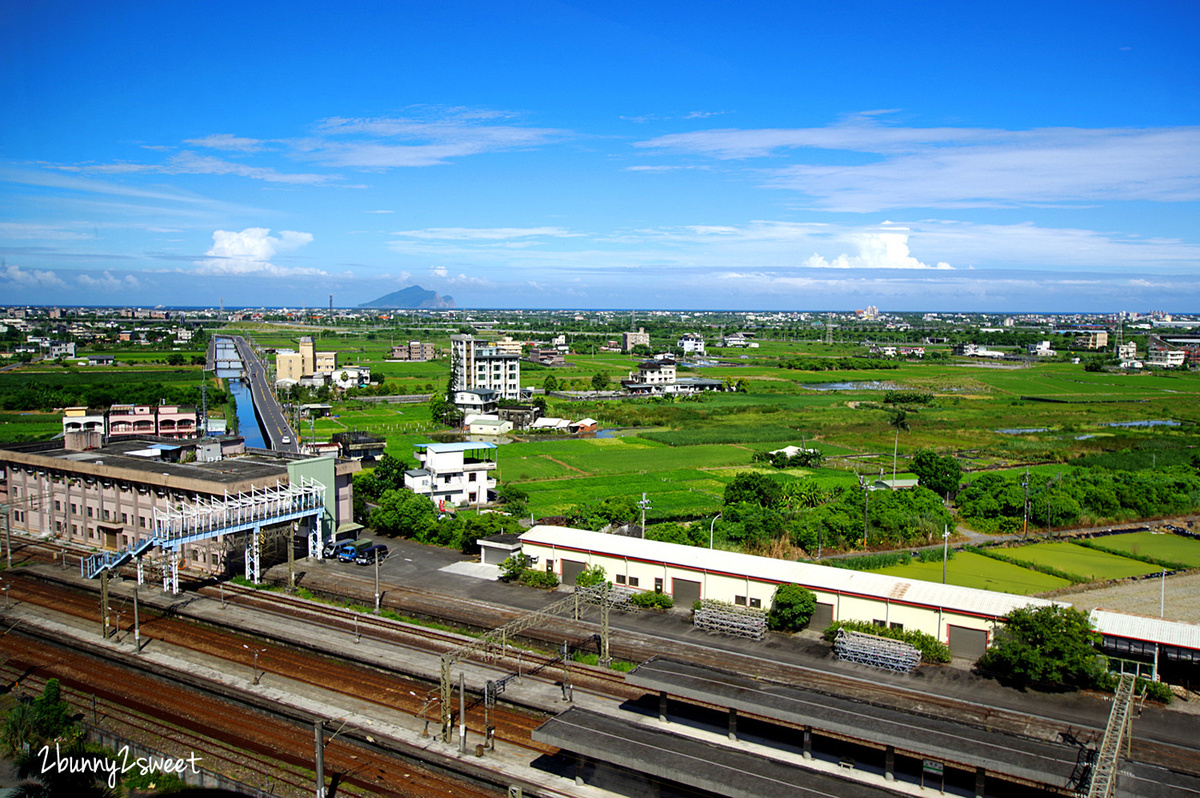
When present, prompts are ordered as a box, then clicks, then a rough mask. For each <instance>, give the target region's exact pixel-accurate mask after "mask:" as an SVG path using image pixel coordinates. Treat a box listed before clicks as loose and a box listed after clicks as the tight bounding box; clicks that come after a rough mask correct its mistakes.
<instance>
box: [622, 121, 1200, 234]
mask: <svg viewBox="0 0 1200 798" xmlns="http://www.w3.org/2000/svg"><path fill="white" fill-rule="evenodd" d="M634 146H636V147H639V148H642V149H645V150H653V151H660V152H677V153H684V154H691V155H700V156H706V157H710V158H716V159H719V160H736V159H747V158H762V157H768V156H781V155H783V154H785V153H787V152H794V151H796V150H801V151H808V150H819V151H823V154H821V155H817V154H816V153H813V155H812V157H811V158H808V159H806V160H807V161H808V162H805V163H797V164H792V165H789V166H783V167H776V168H773V169H770V170H768V171H767V175H768V182H767V184H768V185H769V186H771V187H775V188H786V189H792V190H795V191H799V192H803V193H804V194H807V195H809V196H810V197H812V198H813V203H814V205H815V206H817V207H819V208H821V209H823V210H830V211H848V212H872V211H879V210H883V209H887V208H911V207H943V208H947V207H955V208H957V207H993V206H1010V205H1035V204H1046V203H1056V202H1068V203H1081V202H1085V203H1086V202H1096V201H1102V200H1121V201H1128V200H1148V201H1155V202H1184V201H1194V200H1197V199H1200V127H1172V128H1146V129H1137V128H1109V129H1084V128H1039V129H1033V130H1016V131H1012V130H997V129H986V128H944V127H943V128H906V127H898V126H888V125H882V124H879V123H877V122H876V121H874V120H873V119H872V118H864V117H862V116H859V117H855V118H853V119H850V120H847V121H845V122H840V123H837V124H834V125H829V126H827V127H822V128H800V129H762V130H734V129H728V130H707V131H698V132H694V133H680V134H674V135H669V136H660V137H658V138H655V139H650V140H647V141H641V142H637V143H636V144H635V145H634ZM830 151H844V152H850V153H858V154H860V155H859V156H858V157H856V158H855V159H854V162H853V163H836V162H835V163H833V164H830V163H829V160H830ZM861 154H867V155H870V156H873V157H871V158H870V160H869V161H868V162H866V163H863V162H862V160H863V159H862V157H861ZM793 157H797V156H793ZM798 157H803V155H800V156H798ZM818 160H819V161H820V162H817V161H818ZM835 160H844V159H842V158H840V157H838V156H835Z"/></svg>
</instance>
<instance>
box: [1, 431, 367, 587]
mask: <svg viewBox="0 0 1200 798" xmlns="http://www.w3.org/2000/svg"><path fill="white" fill-rule="evenodd" d="M242 450H243V446H242V442H241V439H240V438H226V439H224V440H222V441H216V442H211V443H208V444H200V443H198V442H197V441H186V442H185V441H179V442H174V443H171V444H164V443H162V442H161V441H160V440H157V439H154V438H136V437H127V438H122V439H118V440H116V441H113V442H111V443H109V444H107V445H105V446H102V447H100V448H97V449H93V450H90V451H77V450H73V449H68V448H65V447H64V446H63V443H62V442H61V441H54V442H41V443H26V444H8V445H5V446H0V501H2V502H12V503H13V507H12V514H11V521H10V523H11V525H12V529H13V531H14V532H17V533H24V534H29V535H35V536H37V537H40V538H43V539H46V538H56V539H61V540H63V541H65V542H69V543H72V544H77V545H81V546H90V547H94V548H96V549H99V550H103V551H118V550H121V549H125V548H129V547H131V546H136V545H137V544H138V543H139V542H140V541H141V540H143V539H145V538H147V537H150V536H152V534H153V530H154V521H155V514H156V513H159V514H165V513H169V512H175V511H178V509H179V508H181V507H182V508H188V507H192V506H201V505H204V504H205V503H207V502H212V501H224V500H225V498H226V496H227V495H228V496H233V495H236V494H240V493H249V492H251V491H254V490H257V491H261V490H263V489H264V488H269V487H276V486H278V485H287V484H289V483H290V482H298V480H299V478H300V475H301V474H303V475H304V476H306V477H308V478H313V479H317V481H318V482H320V483H321V484H322V485H324V486H325V496H326V498H325V504H326V509H327V511H328V512H327V516H326V517H323V518H322V519H321V520H320V521H319V523H320V524H321V525H322V529H321V530H320V531H321V533H322V534H323V535H326V536H328V535H331V534H332V532H333V530H334V529H335V528H336V526H337V524H339V523H341V522H343V521H350V520H352V514H353V504H354V501H353V498H354V497H353V483H352V480H351V477H352V476H353V473H354V472H355V471H357V470H359V468H360V466H359V464H358V463H346V462H335V460H334V459H333V458H329V457H327V458H319V459H318V460H312V459H305V458H302V457H298V456H295V455H284V454H274V455H271V454H266V453H256V454H249V455H248V454H242V453H241V452H242ZM244 552H245V533H239V534H234V535H227V536H222V537H219V538H214V539H210V540H205V541H202V542H199V543H194V544H185V545H184V546H183V548H182V551H181V553H182V556H183V563H182V564H181V565H182V567H183V568H184V572H185V573H186V572H188V571H193V572H195V571H198V572H200V573H202V574H208V573H216V572H223V571H225V570H226V569H227V568H231V569H233V570H236V569H237V568H238V567H239V565H240V564H241V562H242V559H243V557H244Z"/></svg>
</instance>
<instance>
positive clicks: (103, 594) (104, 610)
mask: <svg viewBox="0 0 1200 798" xmlns="http://www.w3.org/2000/svg"><path fill="white" fill-rule="evenodd" d="M100 634H101V636H103V638H104V639H105V640H107V639H108V569H107V568H105V569H104V570H103V571H101V572H100Z"/></svg>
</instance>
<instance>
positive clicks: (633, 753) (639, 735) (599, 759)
mask: <svg viewBox="0 0 1200 798" xmlns="http://www.w3.org/2000/svg"><path fill="white" fill-rule="evenodd" d="M533 739H534V740H536V741H537V742H541V743H546V744H547V745H553V746H557V747H559V748H562V749H564V750H567V751H571V752H574V753H575V754H576V755H577V757H578V760H577V764H576V784H577V785H579V786H580V787H582V786H584V785H586V784H589V780H590V779H596V780H597V781H600V782H609V781H612V780H617V779H620V778H621V774H620V773H613V772H607V768H609V767H611V766H616V767H617V768H620V769H622V770H624V771H626V772H630V773H631V774H637V775H641V776H651V777H653V778H654V779H656V780H661V781H663V782H667V783H668V787H667V788H663V793H664V794H665V793H666V792H667V790H668V788H669V786H670V785H682V786H683V787H686V788H689V789H691V790H701V791H703V793H707V794H711V795H722V796H729V798H829V796H833V795H836V796H839V797H840V798H881V797H882V796H893V795H895V792H894V791H892V790H888V789H884V788H882V787H874V786H871V785H868V784H863V783H861V782H856V781H850V780H846V779H839V778H836V777H835V776H833V775H830V774H825V773H819V772H814V771H813V770H811V769H808V768H803V767H800V766H797V765H793V764H790V763H787V762H783V761H780V760H776V759H768V758H764V757H762V756H760V755H759V754H758V753H757V752H753V751H745V750H740V749H738V748H733V747H729V746H721V745H716V744H714V743H711V742H705V741H702V740H697V739H695V738H692V737H686V736H681V735H675V734H672V733H671V732H670V731H668V730H666V729H655V728H650V727H648V726H645V725H642V724H637V723H629V722H626V721H624V720H623V719H621V718H618V717H614V716H612V715H608V714H602V713H599V712H593V711H590V710H587V709H583V708H579V707H576V708H572V709H569V710H567V711H566V712H564V713H562V714H561V715H558V716H557V717H554V718H551V719H550V720H548V721H546V722H545V723H544V724H542V725H541V726H540V727H538V728H537V729H535V730H534V732H533ZM627 778H628V777H627ZM703 793H702V794H703Z"/></svg>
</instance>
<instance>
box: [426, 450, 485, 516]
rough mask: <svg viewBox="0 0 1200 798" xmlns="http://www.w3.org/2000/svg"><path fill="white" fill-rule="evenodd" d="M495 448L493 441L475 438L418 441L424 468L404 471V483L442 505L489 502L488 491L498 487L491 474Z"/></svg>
mask: <svg viewBox="0 0 1200 798" xmlns="http://www.w3.org/2000/svg"><path fill="white" fill-rule="evenodd" d="M496 451H497V450H496V444H494V443H482V442H473V441H465V442H463V443H422V444H417V447H416V452H415V453H414V454H415V455H416V458H417V462H419V463H420V464H421V468H414V469H411V470H409V471H406V472H404V487H406V488H408V489H409V490H411V491H412V492H413V493H418V494H421V495H422V496H428V497H429V498H430V499H432V500H433V503H434V504H436V505H438V506H439V508H440V507H443V506H445V505H454V506H458V507H466V506H472V505H473V506H479V505H481V504H486V503H487V501H488V491H491V490H495V489H496V480H495V479H494V478H493V477H492V476H491V474H492V472H494V471H495V470H496Z"/></svg>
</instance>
